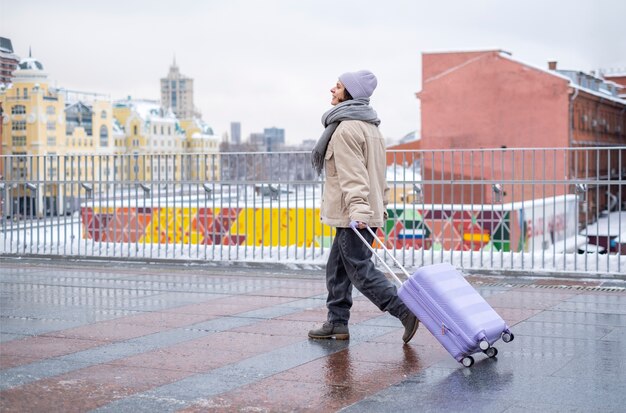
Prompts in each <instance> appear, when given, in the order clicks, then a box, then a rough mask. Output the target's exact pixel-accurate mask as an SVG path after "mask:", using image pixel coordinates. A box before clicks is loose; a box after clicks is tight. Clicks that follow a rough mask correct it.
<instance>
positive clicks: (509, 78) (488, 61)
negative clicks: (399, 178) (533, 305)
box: [391, 50, 626, 212]
mask: <svg viewBox="0 0 626 413" xmlns="http://www.w3.org/2000/svg"><path fill="white" fill-rule="evenodd" d="M623 91H624V90H623V88H622V87H621V86H620V85H619V84H618V83H617V82H616V81H611V82H606V81H604V80H603V79H602V78H599V77H595V76H593V75H590V74H586V73H583V72H580V71H567V70H558V69H557V65H556V62H550V64H549V66H548V67H546V68H545V69H542V68H538V67H535V66H531V65H528V64H526V63H523V62H521V61H518V60H515V59H513V58H512V56H511V55H510V54H509V53H507V52H503V51H500V50H488V51H475V52H449V53H424V54H423V55H422V90H421V91H420V92H418V93H417V97H418V98H419V99H420V101H421V120H422V128H421V133H422V138H421V140H420V141H418V142H419V145H420V148H419V149H422V150H425V151H426V152H425V156H424V160H423V164H424V179H425V180H437V181H449V180H454V181H456V182H458V181H463V180H470V181H475V180H482V181H485V180H490V179H491V180H493V181H494V182H496V181H503V182H505V181H507V180H509V181H510V180H513V179H514V180H516V181H517V180H521V179H524V180H527V181H528V182H532V181H535V180H541V179H558V180H563V179H566V178H567V179H571V178H581V177H582V178H584V177H588V176H589V170H591V171H592V174H593V176H594V177H595V176H596V174H597V173H599V175H600V176H602V177H604V179H606V177H608V176H609V175H611V173H614V172H615V171H616V170H617V171H619V168H620V167H622V168H623V167H624V160H626V150H625V151H622V150H616V151H612V152H610V154H609V151H603V152H602V153H601V154H600V156H596V155H597V154H594V155H593V156H589V154H587V153H586V152H581V153H580V154H579V155H578V156H579V157H582V158H581V159H578V160H577V159H574V158H576V156H572V157H569V158H568V157H567V156H563V155H562V153H563V152H562V151H561V153H560V154H559V155H556V152H554V151H550V150H546V151H542V150H539V151H537V152H534V153H533V152H532V151H523V152H522V151H516V150H514V149H513V150H506V151H502V150H501V148H507V149H510V148H573V147H598V146H600V147H603V146H607V147H608V146H624V145H626V116H625V112H626V100H624V99H621V98H620V97H619V95H620V93H623ZM405 146H406V145H405ZM478 148H482V149H489V148H494V151H493V152H492V153H490V152H487V155H485V154H483V155H481V157H480V159H479V158H476V157H475V156H476V155H474V153H472V152H471V151H459V149H461V150H463V149H478ZM391 149H395V148H391ZM403 149H411V148H408V147H404V148H403ZM415 149H417V148H415ZM429 149H436V150H438V151H436V152H435V151H433V152H432V154H429V153H428V150H429ZM439 150H449V151H445V152H444V153H443V154H442V153H441V152H440V151H439ZM617 152H622V153H621V165H620V163H619V161H620V158H619V157H618V155H619V153H617ZM546 165H547V166H548V168H547V170H549V172H548V173H547V174H546V173H545V172H544V171H545V170H546V168H545V167H544V166H546ZM582 165H586V166H585V168H587V169H581V166H582ZM618 173H623V171H622V172H618ZM544 175H545V176H544ZM613 188H615V186H613ZM504 191H505V195H504V199H502V200H503V201H504V202H513V201H520V200H531V199H535V198H538V197H549V196H552V195H554V194H559V195H560V194H564V193H571V192H572V188H571V187H567V186H566V185H560V186H554V187H550V186H542V192H541V193H537V192H536V191H537V188H536V186H535V185H532V184H528V185H508V186H506V185H505V187H504ZM596 192H597V193H602V190H600V191H596ZM624 195H625V194H621V196H622V198H623V196H624ZM497 196H498V194H496V193H494V191H492V185H481V186H472V185H469V184H463V187H462V188H461V187H459V186H458V184H457V186H452V185H444V184H441V183H437V184H436V185H435V184H433V185H432V186H431V187H430V188H429V187H428V186H425V188H424V197H425V202H434V203H477V204H482V203H492V202H494V201H496V199H494V198H495V197H497ZM604 198H605V197H604V196H600V197H598V199H597V200H590V205H589V207H590V208H591V209H592V211H591V212H595V211H596V210H597V209H598V208H602V207H604V206H605V205H604V204H605V203H606V200H605V199H604ZM622 200H624V199H622ZM596 203H597V204H596Z"/></svg>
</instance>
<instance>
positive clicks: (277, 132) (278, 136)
mask: <svg viewBox="0 0 626 413" xmlns="http://www.w3.org/2000/svg"><path fill="white" fill-rule="evenodd" d="M263 136H264V142H265V147H266V148H267V151H268V152H272V151H276V150H280V149H281V148H282V147H283V146H284V145H285V129H282V128H276V127H272V128H265V129H263Z"/></svg>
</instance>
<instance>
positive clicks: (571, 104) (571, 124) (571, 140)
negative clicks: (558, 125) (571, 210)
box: [568, 87, 578, 179]
mask: <svg viewBox="0 0 626 413" xmlns="http://www.w3.org/2000/svg"><path fill="white" fill-rule="evenodd" d="M577 97H578V88H577V87H575V88H574V93H573V94H572V96H571V97H570V99H569V131H568V132H569V133H568V134H569V147H570V148H572V147H573V144H574V100H576V98H577ZM570 156H576V155H575V154H574V155H570ZM574 163H575V162H574V161H573V160H572V159H570V160H569V168H568V169H569V177H570V179H572V178H575V177H577V174H576V171H574Z"/></svg>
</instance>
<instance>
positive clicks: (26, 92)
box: [24, 88, 28, 99]
mask: <svg viewBox="0 0 626 413" xmlns="http://www.w3.org/2000/svg"><path fill="white" fill-rule="evenodd" d="M24 99H28V88H24Z"/></svg>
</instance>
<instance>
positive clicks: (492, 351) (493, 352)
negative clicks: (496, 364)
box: [484, 347, 498, 358]
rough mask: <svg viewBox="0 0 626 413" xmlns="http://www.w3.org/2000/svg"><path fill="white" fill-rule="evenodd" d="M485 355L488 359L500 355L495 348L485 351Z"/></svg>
mask: <svg viewBox="0 0 626 413" xmlns="http://www.w3.org/2000/svg"><path fill="white" fill-rule="evenodd" d="M484 353H485V354H486V355H487V357H489V358H492V357H495V356H497V355H498V349H497V348H495V347H489V348H488V349H487V350H485V351H484Z"/></svg>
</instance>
